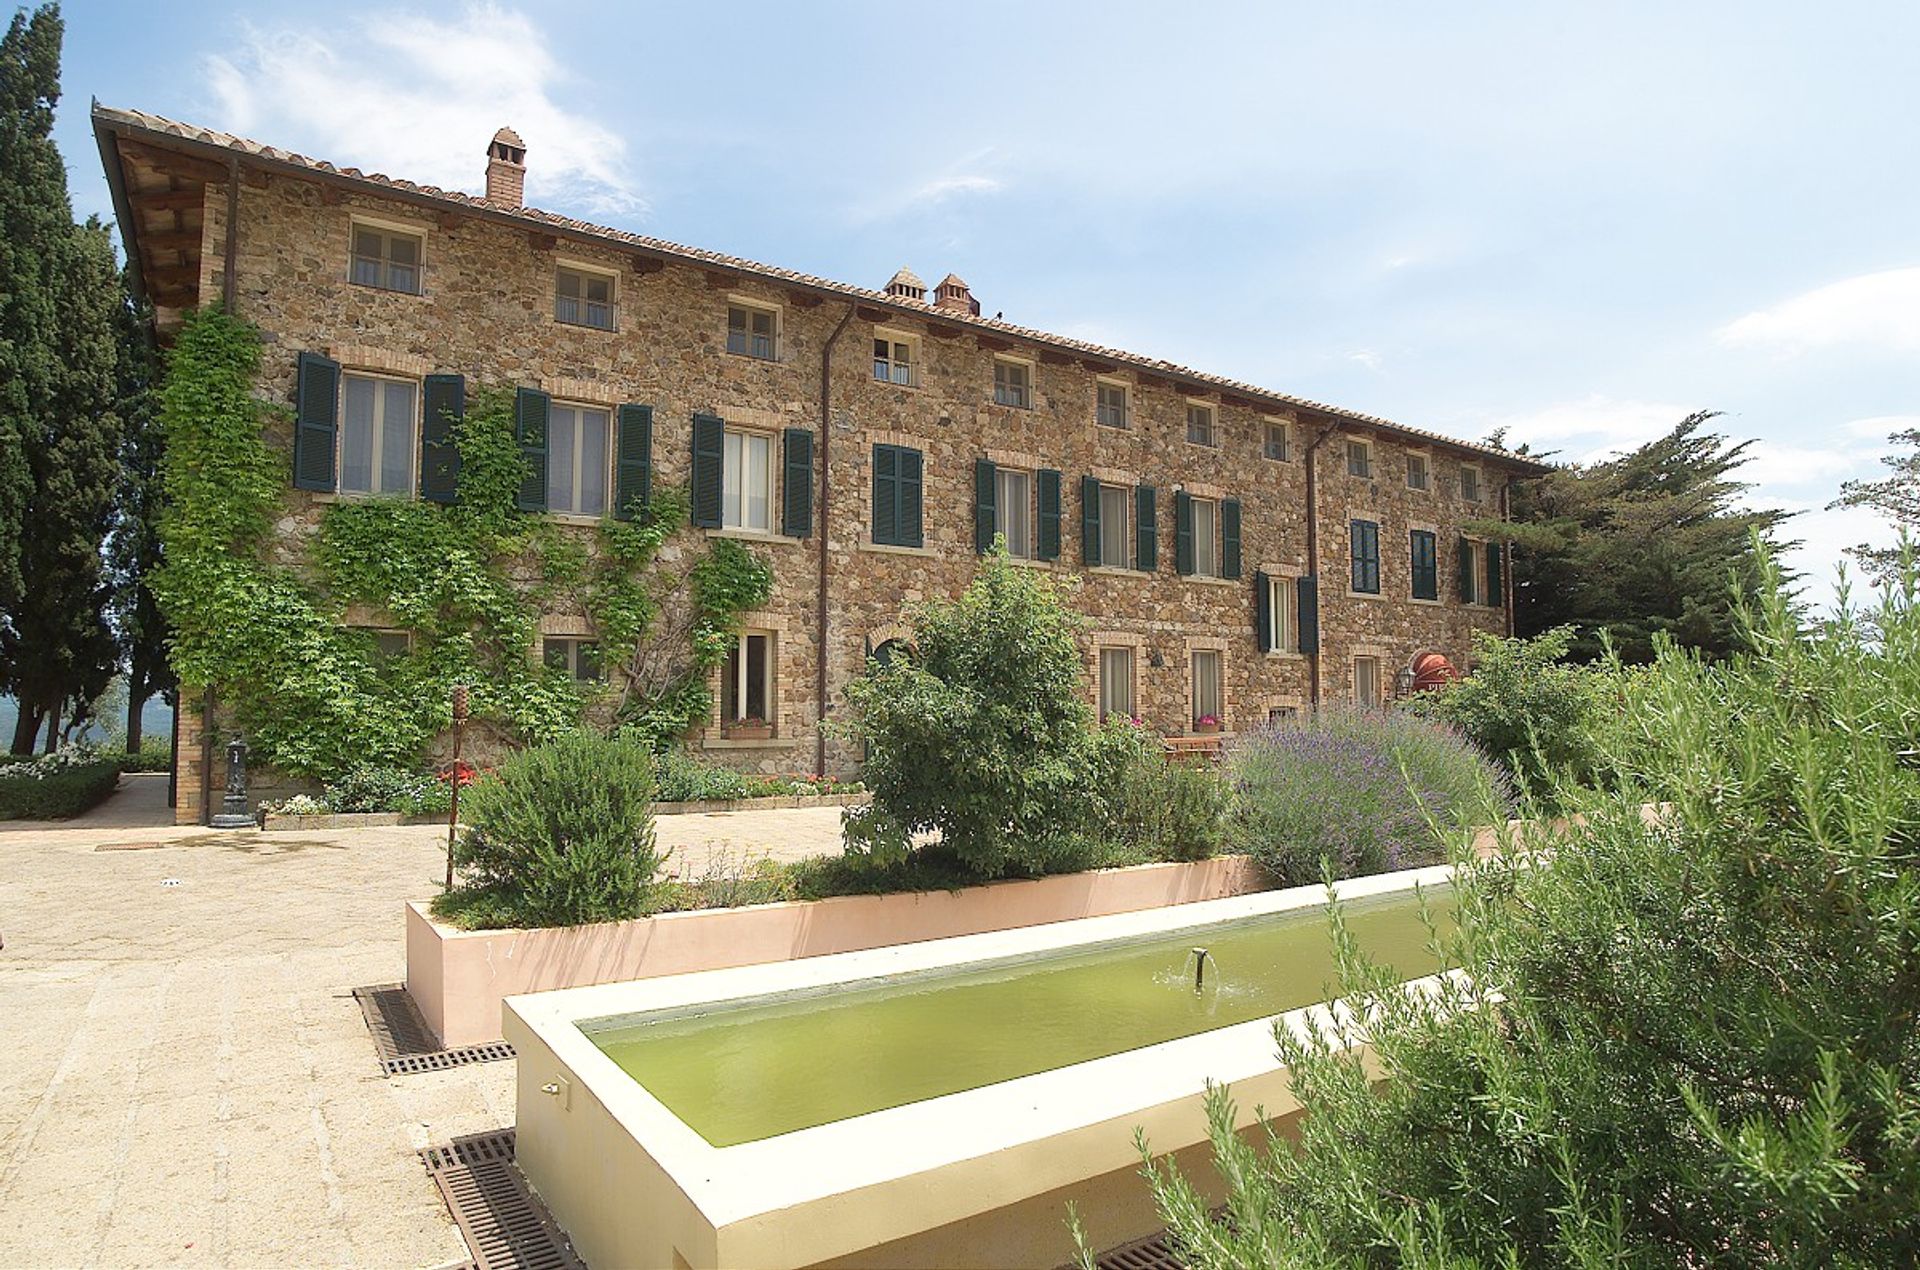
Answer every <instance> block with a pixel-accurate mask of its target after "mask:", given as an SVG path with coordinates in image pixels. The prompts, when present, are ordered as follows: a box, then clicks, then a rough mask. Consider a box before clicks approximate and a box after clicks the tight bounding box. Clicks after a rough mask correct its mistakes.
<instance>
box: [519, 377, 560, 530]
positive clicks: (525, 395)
mask: <svg viewBox="0 0 1920 1270" xmlns="http://www.w3.org/2000/svg"><path fill="white" fill-rule="evenodd" d="M552 409H553V398H551V397H549V396H548V395H547V394H546V393H544V392H541V391H540V390H539V389H538V388H522V389H520V391H519V392H517V393H515V394H514V398H513V439H514V440H515V441H517V442H518V443H519V445H520V461H521V463H522V464H523V465H524V467H525V471H524V472H523V473H522V474H521V477H520V492H519V493H518V494H517V495H515V496H514V500H513V505H514V506H515V507H518V508H519V509H520V510H521V511H523V512H543V511H545V510H546V509H547V416H548V414H549V413H550V412H551V411H552Z"/></svg>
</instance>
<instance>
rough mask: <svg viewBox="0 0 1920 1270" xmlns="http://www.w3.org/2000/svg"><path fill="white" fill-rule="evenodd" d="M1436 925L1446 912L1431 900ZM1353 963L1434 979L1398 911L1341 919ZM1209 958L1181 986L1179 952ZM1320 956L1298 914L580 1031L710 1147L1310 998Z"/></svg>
mask: <svg viewBox="0 0 1920 1270" xmlns="http://www.w3.org/2000/svg"><path fill="white" fill-rule="evenodd" d="M1431 907H1432V910H1433V912H1434V914H1435V917H1436V919H1437V920H1441V921H1444V920H1445V919H1446V918H1447V915H1448V914H1449V912H1450V910H1449V907H1448V905H1447V902H1446V900H1445V897H1444V893H1442V894H1440V895H1434V896H1432V897H1431ZM1347 917H1348V923H1349V925H1350V926H1351V927H1352V929H1353V931H1354V934H1355V936H1356V937H1357V938H1358V939H1359V941H1360V945H1361V947H1363V948H1365V949H1366V950H1367V951H1368V952H1369V953H1370V954H1371V955H1372V956H1373V957H1375V958H1376V959H1377V960H1379V961H1382V962H1385V963H1387V964H1389V965H1391V966H1393V967H1394V968H1395V969H1396V970H1398V971H1400V972H1401V973H1402V974H1404V976H1405V977H1407V978H1409V979H1411V978H1417V977H1418V976H1420V975H1425V974H1431V973H1433V972H1434V971H1435V970H1436V969H1438V964H1437V962H1436V960H1435V958H1434V956H1433V954H1432V953H1431V952H1430V951H1429V950H1428V948H1427V946H1426V945H1427V931H1426V927H1425V926H1424V925H1422V923H1421V921H1420V916H1419V905H1418V902H1417V901H1416V900H1415V899H1414V898H1413V897H1412V896H1411V895H1406V896H1395V897H1393V898H1391V899H1386V900H1379V901H1371V902H1362V903H1356V904H1352V905H1349V906H1348V909H1347ZM1202 944H1204V945H1205V946H1206V947H1207V949H1208V953H1209V958H1210V960H1209V964H1208V966H1207V973H1206V984H1205V987H1204V988H1203V989H1202V990H1201V991H1200V992H1198V993H1196V992H1195V991H1194V987H1193V963H1194V957H1193V953H1192V949H1193V948H1194V947H1195V946H1196V945H1202ZM1332 974H1333V950H1332V946H1331V941H1330V940H1329V937H1328V933H1327V921H1326V913H1325V910H1324V909H1323V908H1322V907H1321V906H1319V905H1315V906H1313V907H1310V908H1307V909H1304V910H1301V911H1298V912H1293V913H1286V914H1280V915H1277V916H1273V917H1266V918H1258V919H1254V920H1250V921H1240V922H1234V923H1230V924H1223V925H1218V926H1208V927H1199V928H1192V929H1188V930H1184V931H1181V932H1178V933H1176V934H1174V935H1171V936H1156V937H1154V938H1153V939H1151V940H1149V941H1142V942H1132V943H1125V944H1108V945H1103V946H1098V947H1095V948H1092V949H1089V950H1086V951H1079V952H1072V953H1066V954H1056V955H1048V956H1046V957H1044V958H1041V959H1034V960H1024V961H1018V962H1002V963H998V964H993V965H989V966H986V967H982V968H979V969H972V970H963V971H958V972H940V973H936V974H930V975H927V976H923V977H913V978H908V979H897V980H893V981H890V982H887V983H883V984H879V985H876V986H872V987H863V988H834V989H830V990H827V991H820V992H813V993H808V994H804V995H798V996H786V997H781V998H777V999H772V1000H768V999H764V998H763V999H761V1000H760V1001H758V1002H753V1003H744V1004H741V1005H737V1006H723V1007H719V1008H715V1009H712V1010H708V1011H704V1012H698V1013H691V1014H689V1013H680V1014H673V1015H667V1016H663V1017H659V1018H654V1019H646V1018H642V1019H639V1020H637V1021H636V1020H631V1019H616V1020H595V1021H588V1022H585V1023H582V1024H581V1025H580V1027H581V1030H582V1031H583V1032H585V1033H586V1034H587V1036H588V1038H589V1039H590V1040H592V1041H593V1043H594V1044H595V1045H597V1046H599V1047H600V1049H601V1050H602V1051H604V1052H605V1053H606V1054H607V1056H608V1057H610V1058H612V1059H613V1061H614V1062H615V1063H618V1064H619V1065H620V1068H621V1069H622V1070H623V1071H625V1072H626V1073H627V1074H628V1075H630V1076H632V1077H633V1078H634V1079H635V1080H637V1081H639V1082H640V1083H641V1084H642V1085H644V1086H645V1087H646V1088H647V1090H648V1091H649V1092H650V1093H652V1094H653V1096H654V1097H656V1098H658V1099H659V1100H660V1101H661V1102H662V1103H664V1104H665V1105H666V1106H667V1107H668V1108H669V1109H671V1110H672V1111H673V1113H674V1114H675V1115H677V1116H679V1117H680V1118H681V1119H682V1120H684V1121H685V1122H686V1123H687V1124H688V1125H689V1126H691V1127H692V1128H693V1130H694V1131H695V1132H696V1133H698V1134H699V1135H700V1136H701V1137H703V1138H705V1139H706V1140H707V1141H708V1142H710V1143H712V1144H713V1145H714V1146H717V1147H728V1146H735V1145H737V1144H739V1143H742V1142H756V1141H759V1140H760V1139H762V1138H771V1137H774V1136H775V1135H777V1134H782V1133H790V1132H792V1131H794V1130H796V1129H806V1128H811V1127H813V1126H814V1125H821V1124H827V1123H829V1122H831V1121H834V1120H844V1119H847V1118H848V1117H851V1116H858V1115H864V1114H866V1113H867V1112H870V1111H880V1110H883V1109H885V1108H888V1107H898V1106H902V1105H904V1104H906V1103H910V1102H918V1101H920V1100H921V1099H924V1098H936V1097H939V1096H941V1095H942V1094H952V1093H958V1092H960V1091H961V1090H966V1089H978V1088H979V1087H981V1086H983V1085H991V1084H994V1083H996V1082H999V1081H1003V1080H1012V1079H1015V1078H1016V1077H1020V1076H1030V1075H1032V1074H1033V1073H1035V1072H1043V1071H1050V1070H1052V1069H1054V1068H1056V1067H1065V1066H1067V1065H1069V1064H1071V1063H1080V1062H1086V1061H1088V1060H1089V1059H1095V1058H1102V1057H1105V1056H1106V1055H1109V1054H1118V1053H1121V1052H1123V1051H1125V1050H1131V1049H1139V1048H1140V1047H1142V1046H1146V1045H1157V1044H1159V1043H1160V1042H1162V1041H1170V1040H1174V1039H1176V1038H1178V1037H1182V1036H1192V1035H1194V1034H1195V1033H1198V1032H1206V1031H1211V1030H1212V1029H1214V1028H1221V1027H1227V1026H1230V1025H1232V1024H1235V1023H1244V1022H1247V1021H1248V1020H1250V1019H1258V1018H1263V1017H1265V1016H1267V1015H1271V1014H1279V1013H1281V1012H1282V1011H1285V1010H1292V1009H1296V1008H1298V1007H1300V1006H1303V1005H1310V1004H1312V1003H1313V1002H1315V1001H1321V1000H1325V999H1326V997H1327V992H1326V989H1327V987H1328V986H1329V983H1330V980H1331V977H1332Z"/></svg>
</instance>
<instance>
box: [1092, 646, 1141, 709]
mask: <svg viewBox="0 0 1920 1270" xmlns="http://www.w3.org/2000/svg"><path fill="white" fill-rule="evenodd" d="M1137 713H1138V711H1136V710H1135V708H1134V703H1133V650H1132V649H1131V648H1103V649H1101V650H1100V722H1102V723H1105V722H1106V721H1107V720H1108V719H1109V718H1112V717H1114V716H1116V715H1117V716H1118V717H1120V718H1122V719H1131V718H1134V717H1135V716H1136V714H1137Z"/></svg>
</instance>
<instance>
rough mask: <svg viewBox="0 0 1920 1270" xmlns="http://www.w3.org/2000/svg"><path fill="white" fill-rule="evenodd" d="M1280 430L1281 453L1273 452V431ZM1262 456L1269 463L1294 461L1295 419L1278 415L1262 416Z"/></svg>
mask: <svg viewBox="0 0 1920 1270" xmlns="http://www.w3.org/2000/svg"><path fill="white" fill-rule="evenodd" d="M1276 428H1277V429H1278V430H1279V432H1280V453H1279V454H1275V453H1274V452H1273V443H1272V436H1271V433H1272V432H1273V430H1274V429H1276ZM1260 457H1261V458H1263V459H1265V460H1266V461H1267V462H1269V463H1291V462H1293V420H1291V419H1284V418H1280V417H1278V416H1276V415H1261V416H1260Z"/></svg>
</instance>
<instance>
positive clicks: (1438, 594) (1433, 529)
mask: <svg viewBox="0 0 1920 1270" xmlns="http://www.w3.org/2000/svg"><path fill="white" fill-rule="evenodd" d="M1422 532H1423V533H1429V534H1432V535H1433V598H1432V599H1431V600H1423V599H1421V598H1420V597H1419V596H1417V595H1415V594H1414V593H1413V535H1414V534H1415V533H1422ZM1440 543H1441V537H1440V526H1439V525H1437V524H1434V523H1432V522H1430V521H1424V520H1410V521H1408V522H1407V603H1409V604H1419V605H1423V606H1426V607H1428V608H1438V607H1439V606H1441V605H1443V604H1445V603H1446V602H1447V571H1446V570H1445V569H1443V568H1442V567H1441V566H1440ZM1456 576H1457V575H1456ZM1485 581H1486V579H1484V578H1482V579H1481V582H1482V584H1484V583H1485ZM1381 589H1382V590H1385V589H1386V588H1385V586H1384V584H1383V585H1382V587H1381ZM1454 589H1455V590H1456V591H1457V590H1459V586H1458V584H1456V585H1455V587H1454Z"/></svg>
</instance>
